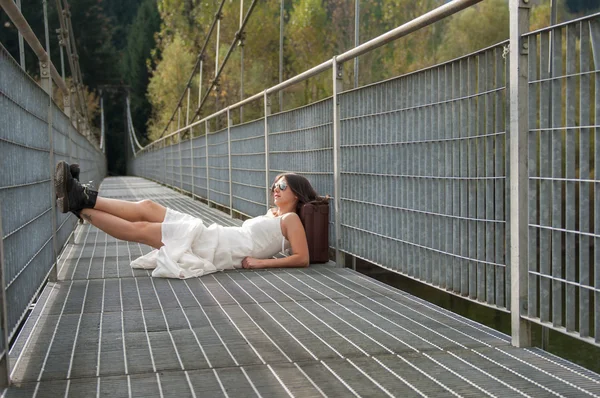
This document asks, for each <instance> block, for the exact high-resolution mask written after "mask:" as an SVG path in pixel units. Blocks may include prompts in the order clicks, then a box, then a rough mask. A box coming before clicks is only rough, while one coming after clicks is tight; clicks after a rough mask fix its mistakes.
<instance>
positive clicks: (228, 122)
mask: <svg viewBox="0 0 600 398" xmlns="http://www.w3.org/2000/svg"><path fill="white" fill-rule="evenodd" d="M227 157H228V159H229V161H228V165H229V215H230V216H232V217H233V191H232V185H233V184H232V183H231V114H230V110H229V107H227Z"/></svg>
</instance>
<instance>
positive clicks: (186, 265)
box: [131, 208, 254, 279]
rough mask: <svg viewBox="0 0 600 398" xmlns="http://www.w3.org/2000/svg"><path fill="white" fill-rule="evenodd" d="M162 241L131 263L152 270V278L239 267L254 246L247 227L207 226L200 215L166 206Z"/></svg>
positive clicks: (192, 275) (199, 274) (200, 273)
mask: <svg viewBox="0 0 600 398" xmlns="http://www.w3.org/2000/svg"><path fill="white" fill-rule="evenodd" d="M162 243H163V244H164V246H162V247H161V248H160V249H155V250H153V251H151V252H150V253H148V254H146V255H144V256H142V257H139V258H137V259H136V260H134V261H133V262H132V263H131V266H132V267H133V268H142V269H153V271H152V276H154V277H163V278H180V279H185V278H192V277H198V276H202V275H207V274H210V273H213V272H215V271H221V270H225V269H233V268H240V267H241V264H242V260H243V259H244V258H245V257H247V256H250V255H252V254H253V246H254V244H253V241H252V237H251V234H250V232H249V230H247V229H245V228H243V227H223V226H221V225H217V224H212V225H210V226H209V227H206V226H205V225H204V223H203V222H202V220H200V219H199V218H195V217H192V216H190V215H188V214H184V213H180V212H178V211H175V210H173V209H169V208H167V214H166V215H165V220H164V221H163V223H162Z"/></svg>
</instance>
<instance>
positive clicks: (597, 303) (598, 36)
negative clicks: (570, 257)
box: [590, 20, 600, 343]
mask: <svg viewBox="0 0 600 398" xmlns="http://www.w3.org/2000/svg"><path fill="white" fill-rule="evenodd" d="M590 31H591V38H592V54H593V59H594V65H600V23H598V21H597V20H593V21H590ZM596 70H597V68H596ZM594 78H595V81H596V84H595V93H594V99H595V103H594V107H595V109H594V112H595V113H594V114H595V115H596V125H597V124H598V115H600V84H598V82H600V73H599V72H595V73H594ZM594 142H595V144H594V146H595V148H594V149H593V150H594V170H595V178H596V180H598V173H599V171H598V170H600V128H598V127H595V128H594ZM593 187H594V200H595V202H594V203H595V209H598V201H600V184H599V183H597V182H596V183H594V185H593ZM594 234H595V235H596V236H595V237H594V271H593V272H594V287H595V288H596V292H595V293H594V295H595V300H594V308H593V313H594V314H600V291H598V290H597V289H600V237H599V236H600V211H598V210H595V211H594ZM594 320H595V322H594V323H595V325H594V330H595V332H594V338H595V342H596V343H599V342H600V316H597V315H596V316H595V317H594Z"/></svg>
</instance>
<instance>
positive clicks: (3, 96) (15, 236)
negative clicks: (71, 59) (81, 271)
mask: <svg viewBox="0 0 600 398" xmlns="http://www.w3.org/2000/svg"><path fill="white" fill-rule="evenodd" d="M0 5H1V6H2V8H3V9H4V10H5V11H7V13H8V14H9V16H10V17H11V19H12V20H13V22H14V23H15V26H17V27H18V28H19V31H20V32H21V33H23V37H24V38H25V40H26V41H27V42H28V43H29V44H30V45H31V46H32V48H33V49H34V51H35V53H36V54H37V55H38V57H39V61H40V77H41V83H40V84H38V83H37V82H35V81H34V80H33V79H32V78H31V77H29V76H28V75H27V73H26V72H25V71H24V70H23V69H22V68H21V67H20V66H19V65H18V64H17V62H16V61H15V60H14V59H13V58H12V57H11V56H10V54H9V53H8V51H7V50H6V49H5V48H4V47H3V46H2V45H0V76H2V78H0V159H2V160H1V161H0V162H1V164H2V166H1V170H2V172H1V173H0V204H1V206H0V211H1V214H0V219H1V221H2V224H1V225H0V237H1V239H2V242H1V244H0V248H1V250H0V255H1V257H2V258H0V263H1V265H2V269H1V270H0V273H1V276H2V278H1V279H0V280H1V281H2V285H1V286H0V293H1V296H2V297H1V300H0V301H1V303H0V304H1V305H0V317H1V318H2V319H3V322H2V326H1V330H2V336H1V337H0V373H2V374H1V376H0V383H1V384H2V385H5V384H7V383H9V381H10V378H9V376H8V374H6V375H5V374H4V373H5V370H6V371H9V366H8V355H7V353H8V348H9V347H8V341H10V339H12V337H13V336H14V335H15V333H16V332H17V330H18V328H19V325H20V324H21V322H22V320H23V319H24V317H25V316H26V315H27V311H28V310H29V307H30V305H31V303H32V302H33V301H34V300H35V299H36V297H37V295H38V293H39V292H40V290H41V288H42V287H43V285H44V283H45V281H46V280H48V279H49V280H51V281H55V280H56V274H57V270H56V266H57V257H58V252H59V251H60V249H61V248H62V247H63V246H64V244H65V243H66V242H67V240H68V238H69V236H70V234H71V232H72V231H73V230H74V228H75V224H76V222H77V219H76V218H75V217H74V216H72V215H71V214H61V213H59V212H58V211H57V209H56V206H55V194H54V187H53V180H54V165H55V163H56V162H57V161H59V160H67V161H69V162H70V163H79V164H80V166H81V169H82V172H81V175H80V179H81V181H85V182H87V181H90V180H93V181H94V182H96V183H99V182H100V181H101V179H102V178H103V177H104V175H105V174H106V161H105V159H104V154H103V153H102V151H101V150H100V149H99V148H98V147H97V145H95V143H92V142H90V141H89V140H88V138H86V137H84V136H82V135H81V134H80V133H79V132H78V131H77V129H76V128H75V127H74V125H76V124H78V121H77V120H73V119H72V118H70V117H69V116H68V115H66V114H65V113H64V112H63V111H62V110H61V109H60V108H59V107H58V106H57V105H56V104H55V103H54V102H53V100H52V88H53V87H52V80H54V82H55V83H56V84H57V86H58V87H59V88H61V90H63V91H64V92H65V95H66V96H68V93H69V90H68V88H67V87H66V85H65V83H64V81H63V80H62V78H61V77H60V76H59V75H58V73H57V72H56V68H54V65H52V62H51V61H50V56H49V40H48V26H47V23H46V39H47V40H46V50H44V49H43V48H42V46H41V44H40V43H39V41H38V39H37V37H35V35H34V34H33V32H32V31H31V29H30V28H29V26H28V25H27V22H26V21H25V20H24V18H23V17H22V15H21V14H20V12H19V11H18V9H17V8H16V7H15V6H14V3H13V2H12V1H10V0H9V1H8V2H5V1H4V0H0ZM45 6H46V3H44V16H45V17H46V8H45ZM69 109H70V100H68V101H67V102H65V111H69ZM71 116H72V117H75V112H72V113H71Z"/></svg>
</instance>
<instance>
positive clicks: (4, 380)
mask: <svg viewBox="0 0 600 398" xmlns="http://www.w3.org/2000/svg"><path fill="white" fill-rule="evenodd" d="M2 236H4V234H3V233H2V203H0V311H2V314H0V315H1V316H0V322H2V323H1V324H0V329H1V331H2V336H0V338H2V343H3V344H4V350H2V351H3V352H1V353H0V388H5V387H8V386H9V385H10V363H9V357H8V318H7V312H6V311H7V306H6V289H5V286H6V284H5V283H4V245H3V242H4V241H3V239H2Z"/></svg>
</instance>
